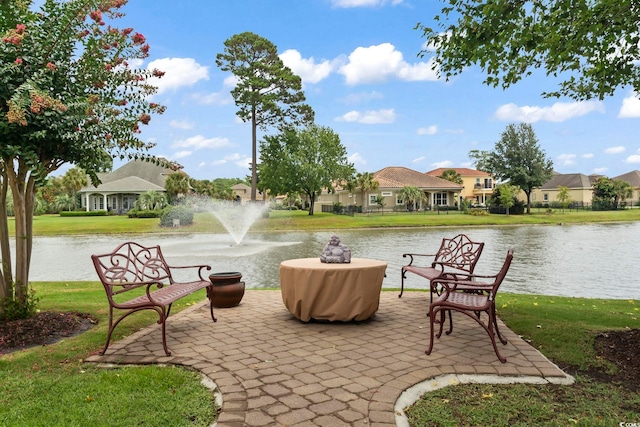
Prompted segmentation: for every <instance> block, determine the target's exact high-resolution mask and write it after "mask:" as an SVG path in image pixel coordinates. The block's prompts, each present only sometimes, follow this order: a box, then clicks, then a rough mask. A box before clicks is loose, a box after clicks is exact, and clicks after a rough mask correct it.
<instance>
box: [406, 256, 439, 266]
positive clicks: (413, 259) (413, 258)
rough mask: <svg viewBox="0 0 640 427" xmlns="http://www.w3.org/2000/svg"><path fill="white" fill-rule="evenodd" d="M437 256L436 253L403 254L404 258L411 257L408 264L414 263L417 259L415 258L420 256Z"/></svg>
mask: <svg viewBox="0 0 640 427" xmlns="http://www.w3.org/2000/svg"><path fill="white" fill-rule="evenodd" d="M435 256H436V254H409V253H407V254H402V257H403V258H406V257H409V258H410V260H409V264H407V265H413V261H416V259H415V258H418V257H420V258H427V257H430V258H434V257H435Z"/></svg>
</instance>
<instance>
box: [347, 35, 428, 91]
mask: <svg viewBox="0 0 640 427" xmlns="http://www.w3.org/2000/svg"><path fill="white" fill-rule="evenodd" d="M432 66H433V60H429V62H419V63H417V64H409V63H408V62H406V61H405V60H404V59H403V56H402V52H400V51H398V50H396V48H395V47H394V46H393V45H392V44H391V43H382V44H379V45H377V46H369V47H358V48H356V49H355V50H354V51H353V52H351V54H349V62H348V63H347V64H346V65H344V66H342V67H340V68H339V70H338V72H339V73H340V74H342V75H344V76H345V79H346V83H347V84H348V85H357V84H363V83H378V82H383V81H385V80H387V79H390V78H394V77H395V78H398V79H400V80H406V81H416V80H432V81H435V80H438V76H437V73H436V71H435V70H433V69H432Z"/></svg>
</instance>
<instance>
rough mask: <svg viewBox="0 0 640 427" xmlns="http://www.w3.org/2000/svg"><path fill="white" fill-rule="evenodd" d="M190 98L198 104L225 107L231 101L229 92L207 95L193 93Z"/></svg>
mask: <svg viewBox="0 0 640 427" xmlns="http://www.w3.org/2000/svg"><path fill="white" fill-rule="evenodd" d="M191 98H192V99H193V100H194V101H196V102H197V103H198V104H203V105H227V104H231V102H232V101H233V98H232V97H231V94H230V93H229V92H213V93H210V94H208V95H204V94H200V93H195V94H193V95H192V96H191Z"/></svg>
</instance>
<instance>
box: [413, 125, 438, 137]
mask: <svg viewBox="0 0 640 427" xmlns="http://www.w3.org/2000/svg"><path fill="white" fill-rule="evenodd" d="M437 133H438V126H436V125H431V126H429V127H426V128H418V135H435V134H437Z"/></svg>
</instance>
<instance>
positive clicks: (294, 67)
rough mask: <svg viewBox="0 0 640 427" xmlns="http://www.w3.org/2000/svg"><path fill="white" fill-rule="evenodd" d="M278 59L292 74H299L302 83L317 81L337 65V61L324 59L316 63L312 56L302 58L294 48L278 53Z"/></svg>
mask: <svg viewBox="0 0 640 427" xmlns="http://www.w3.org/2000/svg"><path fill="white" fill-rule="evenodd" d="M280 59H282V62H284V65H286V66H287V67H289V68H291V71H293V73H294V74H296V75H298V76H300V78H301V79H302V82H303V83H318V82H319V81H321V80H324V79H325V78H327V77H328V76H329V74H331V72H332V71H333V70H334V69H335V68H336V67H337V61H328V60H324V61H322V62H319V63H317V64H316V60H315V59H314V58H313V57H311V58H309V59H304V58H302V55H300V52H298V51H297V50H295V49H288V50H285V51H284V52H282V53H281V54H280Z"/></svg>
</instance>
